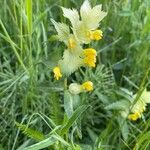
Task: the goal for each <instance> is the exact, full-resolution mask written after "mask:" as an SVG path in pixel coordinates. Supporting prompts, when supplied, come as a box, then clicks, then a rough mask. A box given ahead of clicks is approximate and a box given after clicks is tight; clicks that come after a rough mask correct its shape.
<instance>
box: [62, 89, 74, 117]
mask: <svg viewBox="0 0 150 150" xmlns="http://www.w3.org/2000/svg"><path fill="white" fill-rule="evenodd" d="M64 109H65V112H66V114H67V117H68V118H70V117H71V116H72V114H73V97H72V95H71V94H70V93H69V92H68V91H65V92H64Z"/></svg>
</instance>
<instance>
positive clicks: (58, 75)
mask: <svg viewBox="0 0 150 150" xmlns="http://www.w3.org/2000/svg"><path fill="white" fill-rule="evenodd" d="M53 72H54V78H55V79H56V80H59V78H61V77H62V74H61V72H60V68H59V67H58V66H57V67H55V68H54V69H53Z"/></svg>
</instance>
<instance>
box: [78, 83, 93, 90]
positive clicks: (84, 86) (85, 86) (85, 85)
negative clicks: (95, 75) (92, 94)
mask: <svg viewBox="0 0 150 150" xmlns="http://www.w3.org/2000/svg"><path fill="white" fill-rule="evenodd" d="M81 87H82V90H85V91H92V90H93V83H92V82H91V81H86V82H84V83H83V84H82V85H81Z"/></svg>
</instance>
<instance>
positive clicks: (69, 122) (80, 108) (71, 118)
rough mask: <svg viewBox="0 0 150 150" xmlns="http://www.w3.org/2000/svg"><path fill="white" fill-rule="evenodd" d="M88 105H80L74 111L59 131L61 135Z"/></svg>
mask: <svg viewBox="0 0 150 150" xmlns="http://www.w3.org/2000/svg"><path fill="white" fill-rule="evenodd" d="M88 107H89V105H82V106H80V107H78V108H77V109H76V110H75V111H74V113H73V115H72V116H71V117H70V119H69V120H68V121H67V123H66V124H65V125H64V127H63V128H62V131H61V134H62V135H63V134H65V133H66V132H67V131H68V130H69V128H70V127H71V126H72V125H73V124H74V123H75V121H76V120H77V119H78V118H79V117H80V116H81V114H82V113H84V112H85V110H86V109H87V108H88Z"/></svg>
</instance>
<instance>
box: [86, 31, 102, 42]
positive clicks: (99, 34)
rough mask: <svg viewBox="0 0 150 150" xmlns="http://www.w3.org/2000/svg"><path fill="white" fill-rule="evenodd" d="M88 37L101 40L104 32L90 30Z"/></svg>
mask: <svg viewBox="0 0 150 150" xmlns="http://www.w3.org/2000/svg"><path fill="white" fill-rule="evenodd" d="M88 37H89V38H90V40H96V41H98V40H101V39H102V37H103V32H102V31H101V30H94V31H89V32H88Z"/></svg>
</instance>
